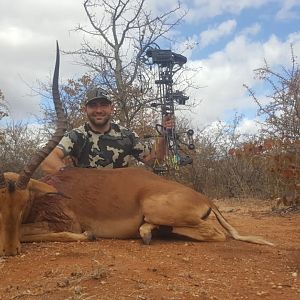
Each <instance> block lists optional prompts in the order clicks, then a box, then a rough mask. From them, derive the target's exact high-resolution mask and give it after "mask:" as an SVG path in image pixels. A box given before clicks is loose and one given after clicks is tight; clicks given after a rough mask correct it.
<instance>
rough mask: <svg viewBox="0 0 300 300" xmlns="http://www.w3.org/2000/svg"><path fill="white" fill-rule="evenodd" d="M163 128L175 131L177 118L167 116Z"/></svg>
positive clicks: (163, 121) (164, 118)
mask: <svg viewBox="0 0 300 300" xmlns="http://www.w3.org/2000/svg"><path fill="white" fill-rule="evenodd" d="M162 123H163V124H162V126H163V127H164V128H165V129H174V128H175V116H174V115H166V116H164V117H163V120H162Z"/></svg>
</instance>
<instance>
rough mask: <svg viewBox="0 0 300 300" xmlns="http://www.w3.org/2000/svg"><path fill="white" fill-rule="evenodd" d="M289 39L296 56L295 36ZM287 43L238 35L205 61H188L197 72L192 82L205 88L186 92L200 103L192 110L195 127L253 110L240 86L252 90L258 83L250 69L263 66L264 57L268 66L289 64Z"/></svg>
mask: <svg viewBox="0 0 300 300" xmlns="http://www.w3.org/2000/svg"><path fill="white" fill-rule="evenodd" d="M293 37H294V40H293V41H294V42H295V47H294V49H296V50H295V55H297V56H298V57H300V41H299V39H295V37H297V38H298V35H297V34H294V35H293ZM290 42H291V37H288V39H287V40H286V41H280V40H279V39H278V38H276V36H274V35H273V36H271V37H270V38H269V39H268V40H267V41H266V42H264V43H260V42H255V41H252V40H249V39H247V38H246V37H245V36H244V35H240V36H236V37H235V38H234V39H233V40H232V41H230V42H229V43H228V44H227V45H226V47H225V48H224V50H222V51H219V52H215V53H213V54H211V55H210V56H209V57H208V58H207V59H203V60H195V61H189V62H188V64H189V65H190V66H191V67H192V68H194V69H197V68H198V69H200V70H199V72H197V74H195V75H194V77H193V80H194V82H195V83H198V84H201V85H202V86H205V87H204V88H202V89H200V90H197V91H195V90H190V91H189V95H190V98H192V99H195V100H196V101H197V100H198V101H199V100H202V102H201V103H200V104H199V105H198V107H197V108H196V109H195V110H194V124H195V126H196V127H202V126H203V125H207V124H209V123H211V122H212V121H214V120H216V119H219V120H224V119H225V118H226V116H227V113H228V112H229V111H234V110H236V111H242V112H245V111H247V110H250V111H253V110H256V106H255V104H254V102H253V100H252V99H251V98H250V97H249V95H248V93H247V91H246V89H245V88H244V87H243V84H244V83H245V84H247V85H248V86H250V87H254V88H255V86H256V84H258V82H257V81H256V80H255V79H254V73H253V70H254V69H257V68H259V67H262V66H263V64H264V58H266V59H267V61H268V62H269V64H270V66H271V67H273V66H275V65H277V64H280V65H285V64H287V65H288V64H290V54H291V53H290V46H289V44H290ZM260 84H261V83H260ZM199 102H200V101H199Z"/></svg>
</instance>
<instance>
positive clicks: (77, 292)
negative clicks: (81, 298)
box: [74, 285, 83, 295]
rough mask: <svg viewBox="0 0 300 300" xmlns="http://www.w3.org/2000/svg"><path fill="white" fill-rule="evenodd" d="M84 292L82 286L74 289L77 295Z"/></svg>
mask: <svg viewBox="0 0 300 300" xmlns="http://www.w3.org/2000/svg"><path fill="white" fill-rule="evenodd" d="M82 290H83V288H82V287H81V286H79V285H77V286H75V287H74V292H75V294H77V295H79V294H81V293H82Z"/></svg>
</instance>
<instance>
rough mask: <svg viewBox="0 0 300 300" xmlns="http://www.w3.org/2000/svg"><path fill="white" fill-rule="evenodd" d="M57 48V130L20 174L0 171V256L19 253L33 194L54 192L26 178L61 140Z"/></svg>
mask: <svg viewBox="0 0 300 300" xmlns="http://www.w3.org/2000/svg"><path fill="white" fill-rule="evenodd" d="M58 73H59V48H58V44H57V51H56V64H55V70H54V76H53V85H52V93H53V101H54V106H55V110H56V113H57V129H56V131H55V133H54V135H53V136H52V138H51V139H50V140H49V142H48V143H47V144H46V146H45V147H43V149H41V150H39V151H37V153H35V155H34V156H33V157H32V158H31V160H30V161H29V163H28V164H27V165H26V166H25V167H24V169H23V170H22V171H21V172H20V174H19V175H18V174H15V173H5V174H4V173H3V172H2V170H1V169H0V256H3V255H16V254H18V253H20V249H21V245H20V227H21V221H22V215H23V213H24V210H25V207H26V204H27V202H28V200H29V199H30V198H31V197H34V196H35V195H36V194H39V195H41V194H46V193H53V192H56V190H55V189H54V188H53V187H51V186H49V185H47V184H44V183H42V182H39V181H37V180H33V179H30V178H31V176H32V174H33V173H34V171H35V170H36V169H37V168H38V166H39V165H40V163H41V162H42V161H43V160H44V159H45V158H46V157H47V156H48V154H49V153H50V152H51V151H52V150H53V149H54V148H55V146H56V145H57V144H58V143H59V141H60V139H61V138H62V136H63V134H64V132H65V128H66V122H65V117H64V113H63V109H62V104H61V101H60V97H59V91H58Z"/></svg>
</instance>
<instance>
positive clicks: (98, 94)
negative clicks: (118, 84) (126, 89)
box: [84, 88, 112, 105]
mask: <svg viewBox="0 0 300 300" xmlns="http://www.w3.org/2000/svg"><path fill="white" fill-rule="evenodd" d="M94 100H99V101H105V102H108V103H112V101H111V99H110V98H109V96H108V95H107V93H106V91H105V90H103V89H102V88H92V89H90V90H88V91H87V92H86V95H85V102H84V103H85V105H87V104H88V103H89V102H91V101H94Z"/></svg>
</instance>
